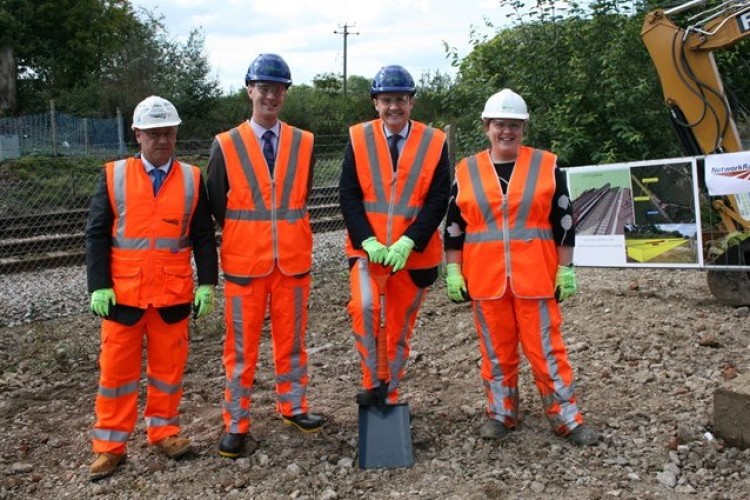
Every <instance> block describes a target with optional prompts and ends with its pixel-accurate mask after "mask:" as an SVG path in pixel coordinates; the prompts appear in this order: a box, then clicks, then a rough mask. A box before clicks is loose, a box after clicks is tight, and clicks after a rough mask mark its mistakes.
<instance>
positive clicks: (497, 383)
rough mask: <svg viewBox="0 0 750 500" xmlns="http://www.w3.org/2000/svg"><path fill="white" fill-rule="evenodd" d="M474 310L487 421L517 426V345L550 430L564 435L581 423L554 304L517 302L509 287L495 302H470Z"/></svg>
mask: <svg viewBox="0 0 750 500" xmlns="http://www.w3.org/2000/svg"><path fill="white" fill-rule="evenodd" d="M473 310H474V324H475V327H476V330H477V334H478V337H479V348H480V351H481V353H482V369H481V374H482V380H483V382H484V389H485V392H486V394H487V399H488V407H487V410H488V413H489V414H490V417H492V418H495V419H496V420H500V421H501V422H503V423H504V424H505V425H506V426H507V427H514V426H515V425H516V422H517V416H518V363H519V355H518V344H519V342H520V343H521V347H522V348H523V352H524V354H525V355H526V358H527V359H528V360H529V364H530V365H531V371H532V373H533V375H534V382H535V384H536V387H537V389H538V390H539V393H540V395H541V397H542V405H543V406H544V411H545V415H546V417H547V419H548V420H549V423H550V425H551V426H552V429H553V430H554V431H555V432H556V433H558V434H561V435H565V434H567V433H569V432H570V431H571V430H573V429H574V428H575V427H577V426H578V425H580V424H581V423H583V417H582V416H581V412H580V411H579V410H578V406H577V404H576V396H575V382H574V377H573V370H572V368H571V366H570V363H569V362H568V355H567V351H566V349H565V344H564V343H563V339H562V334H561V332H560V324H561V322H562V317H561V314H560V308H559V306H558V304H557V303H556V302H555V300H554V299H538V300H537V299H519V298H516V297H515V296H513V294H512V292H511V291H510V287H508V291H507V292H506V293H505V295H504V296H503V297H502V298H500V299H495V300H481V301H474V302H473Z"/></svg>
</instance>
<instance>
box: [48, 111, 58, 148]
mask: <svg viewBox="0 0 750 500" xmlns="http://www.w3.org/2000/svg"><path fill="white" fill-rule="evenodd" d="M49 118H50V122H51V125H52V156H57V120H55V100H54V99H50V101H49Z"/></svg>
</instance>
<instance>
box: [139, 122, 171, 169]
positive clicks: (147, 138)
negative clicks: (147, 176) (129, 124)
mask: <svg viewBox="0 0 750 500" xmlns="http://www.w3.org/2000/svg"><path fill="white" fill-rule="evenodd" d="M135 140H136V141H138V144H140V145H141V155H142V156H144V157H145V158H146V159H147V160H148V161H149V162H151V164H152V165H154V166H155V167H160V166H162V165H164V164H165V163H167V162H168V161H169V159H170V158H171V157H172V155H173V154H174V149H175V146H176V145H177V127H159V128H150V129H145V130H141V129H135Z"/></svg>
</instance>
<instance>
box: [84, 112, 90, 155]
mask: <svg viewBox="0 0 750 500" xmlns="http://www.w3.org/2000/svg"><path fill="white" fill-rule="evenodd" d="M83 154H85V155H86V156H88V154H89V119H88V118H84V119H83Z"/></svg>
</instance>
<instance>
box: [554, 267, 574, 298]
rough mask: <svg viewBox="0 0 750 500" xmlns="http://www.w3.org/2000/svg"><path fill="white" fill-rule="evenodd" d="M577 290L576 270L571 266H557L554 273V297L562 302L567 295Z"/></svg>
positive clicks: (570, 295) (569, 295) (571, 294)
mask: <svg viewBox="0 0 750 500" xmlns="http://www.w3.org/2000/svg"><path fill="white" fill-rule="evenodd" d="M577 291H578V286H577V285H576V272H575V270H574V269H573V266H557V274H556V275H555V298H556V299H557V301H558V302H562V301H563V300H565V299H567V298H568V297H572V296H573V295H575V293H576V292H577Z"/></svg>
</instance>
